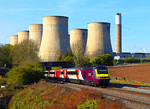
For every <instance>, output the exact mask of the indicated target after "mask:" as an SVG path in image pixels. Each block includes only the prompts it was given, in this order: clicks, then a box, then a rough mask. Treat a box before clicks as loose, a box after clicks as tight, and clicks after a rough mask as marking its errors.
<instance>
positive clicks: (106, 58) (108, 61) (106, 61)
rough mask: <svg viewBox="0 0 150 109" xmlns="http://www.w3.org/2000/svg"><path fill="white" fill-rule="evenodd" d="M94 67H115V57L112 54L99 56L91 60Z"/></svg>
mask: <svg viewBox="0 0 150 109" xmlns="http://www.w3.org/2000/svg"><path fill="white" fill-rule="evenodd" d="M91 63H92V64H93V65H113V57H112V55H110V54H103V55H98V56H97V57H95V58H93V59H92V60H91Z"/></svg>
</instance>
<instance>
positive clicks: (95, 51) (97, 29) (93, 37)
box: [85, 22, 113, 58]
mask: <svg viewBox="0 0 150 109" xmlns="http://www.w3.org/2000/svg"><path fill="white" fill-rule="evenodd" d="M102 54H112V55H113V52H112V47H111V40H110V23H107V22H91V23H88V38H87V45H86V51H85V55H87V56H89V57H90V58H93V57H96V56H98V55H102Z"/></svg>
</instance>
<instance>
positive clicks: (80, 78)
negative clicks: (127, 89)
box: [44, 65, 111, 87]
mask: <svg viewBox="0 0 150 109" xmlns="http://www.w3.org/2000/svg"><path fill="white" fill-rule="evenodd" d="M44 76H45V77H46V79H47V80H48V81H53V82H54V81H57V82H62V83H63V82H72V83H78V84H84V85H91V86H95V87H97V86H101V87H107V86H108V85H109V81H110V79H111V77H110V73H109V70H108V68H107V67H106V66H102V65H101V66H95V67H78V68H62V69H52V70H45V71H44Z"/></svg>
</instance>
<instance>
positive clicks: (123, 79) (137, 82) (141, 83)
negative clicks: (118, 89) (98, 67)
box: [110, 77, 150, 86]
mask: <svg viewBox="0 0 150 109" xmlns="http://www.w3.org/2000/svg"><path fill="white" fill-rule="evenodd" d="M110 83H121V84H132V85H140V86H150V84H149V83H145V82H141V81H130V80H128V79H126V78H124V77H122V78H117V77H115V78H111V80H110Z"/></svg>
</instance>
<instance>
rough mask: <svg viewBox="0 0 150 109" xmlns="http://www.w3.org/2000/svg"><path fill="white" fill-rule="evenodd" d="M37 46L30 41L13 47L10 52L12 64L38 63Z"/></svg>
mask: <svg viewBox="0 0 150 109" xmlns="http://www.w3.org/2000/svg"><path fill="white" fill-rule="evenodd" d="M38 50H39V49H38V47H37V44H35V43H34V42H32V41H30V40H25V41H23V42H22V43H20V44H18V45H14V48H13V50H12V51H11V55H12V61H13V64H16V65H18V64H20V65H22V64H25V63H31V62H39V57H38Z"/></svg>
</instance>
